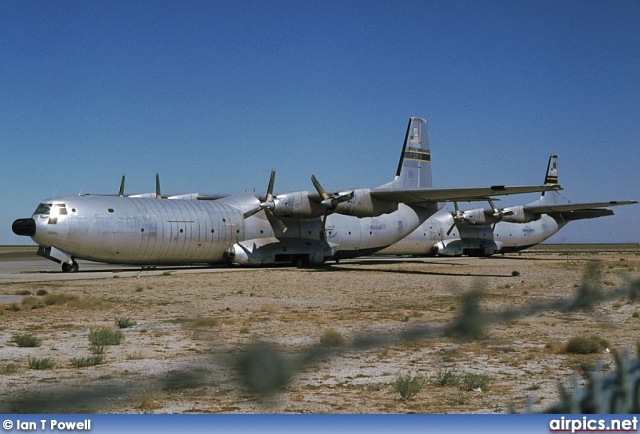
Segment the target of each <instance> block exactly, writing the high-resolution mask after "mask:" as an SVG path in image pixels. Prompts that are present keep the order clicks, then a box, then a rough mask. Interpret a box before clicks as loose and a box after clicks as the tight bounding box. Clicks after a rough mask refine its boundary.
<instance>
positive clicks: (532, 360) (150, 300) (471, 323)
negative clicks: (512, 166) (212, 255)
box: [0, 244, 640, 413]
mask: <svg viewBox="0 0 640 434" xmlns="http://www.w3.org/2000/svg"><path fill="white" fill-rule="evenodd" d="M27 259H29V260H34V261H40V260H41V259H38V258H37V257H35V250H34V249H33V248H9V247H5V248H2V249H0V260H2V261H9V260H27ZM42 264H43V268H44V266H45V265H46V266H47V267H48V268H49V269H50V268H51V267H50V265H48V264H49V262H47V261H44V260H42ZM158 271H159V272H157V273H155V274H145V273H142V272H140V273H128V274H125V273H122V272H119V271H118V270H112V271H108V272H105V273H106V275H107V276H108V278H104V276H105V274H103V278H99V279H95V278H86V279H83V278H82V273H78V275H77V276H76V277H79V279H78V280H47V279H46V275H45V280H39V281H33V282H27V281H21V282H14V283H0V299H1V300H4V303H0V385H1V387H0V412H2V413H409V412H414V413H508V412H511V411H515V412H530V411H543V410H544V409H545V408H547V407H549V406H550V405H552V404H554V403H555V402H557V401H558V400H559V398H560V394H559V391H558V385H559V384H564V385H566V386H568V385H569V384H570V381H571V378H572V377H575V378H577V379H578V385H584V384H585V374H584V372H585V371H586V370H588V369H589V367H592V366H594V364H595V363H596V362H597V361H601V362H600V363H602V366H604V369H615V362H614V358H613V354H614V352H615V351H624V350H625V349H628V350H630V351H631V353H632V354H635V353H636V351H635V349H636V346H637V343H638V336H640V333H639V332H640V302H639V301H637V300H632V299H630V298H629V297H627V296H620V297H613V298H610V299H608V300H606V301H602V302H599V303H597V304H595V305H588V306H583V307H584V308H583V309H573V310H567V309H563V308H554V309H552V308H544V309H538V310H535V309H533V310H532V311H531V312H527V313H526V314H525V313H524V309H525V308H526V307H527V306H538V307H540V306H541V304H540V303H541V302H551V301H554V300H560V299H566V300H568V301H567V303H566V305H570V304H571V302H570V300H571V299H572V298H573V297H575V295H576V293H577V292H579V291H580V290H583V289H584V288H586V287H588V288H591V289H594V288H595V290H596V291H601V293H602V294H610V293H613V292H615V291H616V290H617V289H619V288H624V287H628V286H629V285H631V284H632V282H636V283H637V282H638V280H639V279H640V247H639V246H638V245H637V244H635V245H606V246H605V245H594V246H559V245H558V246H549V245H541V246H538V247H537V248H535V249H531V250H528V251H525V252H524V253H521V254H513V255H507V256H497V257H492V258H421V259H414V258H394V259H393V260H386V259H373V260H362V261H347V262H341V263H339V264H334V263H332V264H329V265H327V266H326V267H322V268H308V269H296V268H253V269H245V270H240V271H238V270H237V269H235V268H234V269H229V270H225V269H219V270H216V272H212V273H206V272H198V270H197V269H195V270H194V269H190V272H189V273H183V272H182V271H183V269H181V268H169V267H167V268H161V269H159V270H158ZM16 273H19V270H17V271H16ZM57 274H58V273H49V275H50V276H56V275H57ZM39 277H40V278H42V276H39ZM470 292H473V293H474V294H479V296H478V297H479V298H478V300H479V301H478V303H479V307H478V308H477V309H475V310H473V309H470V308H469V307H468V305H464V304H462V302H461V300H462V298H463V297H464V294H469V293H470ZM534 303H538V304H535V305H534ZM465 306H466V307H465ZM506 310H518V311H520V314H518V315H517V318H513V317H510V318H509V319H504V317H502V316H500V314H501V313H502V312H504V311H506ZM465 321H467V322H465ZM118 324H119V325H120V326H128V327H123V328H119V326H118ZM101 329H109V330H111V331H113V332H114V334H115V333H116V332H121V333H122V336H123V340H122V341H121V343H119V344H117V345H105V346H104V347H103V348H97V347H96V346H93V347H91V346H90V341H89V337H90V333H96V331H97V330H101ZM25 335H33V336H34V337H36V338H37V339H39V340H40V342H41V343H40V345H39V346H35V347H26V346H20V345H19V344H18V341H19V339H18V338H19V337H20V336H25ZM583 336H584V337H589V336H597V337H599V338H602V339H605V340H606V341H607V342H608V345H609V347H610V348H608V351H607V350H605V351H602V352H598V353H596V354H572V353H568V352H567V351H566V349H565V346H566V344H567V342H568V341H569V340H570V339H571V338H574V337H583ZM100 351H103V354H95V353H99V352H100ZM95 356H101V357H99V358H97V359H94V357H95ZM91 360H94V361H95V360H99V364H96V365H95V366H85V367H80V366H81V365H82V364H83V363H81V361H85V362H87V363H86V364H91V363H89V361H91ZM39 362H40V363H39ZM45 362H46V363H45ZM48 365H49V366H48ZM473 375H475V378H480V379H482V380H483V381H482V384H481V385H479V387H473V388H472V389H475V390H469V389H470V388H471V387H469V386H468V384H467V383H465V382H464V381H462V380H461V379H463V378H473ZM398 377H400V378H415V379H416V380H418V382H419V383H420V384H421V385H422V387H421V389H420V390H419V391H418V392H417V394H416V395H415V396H414V397H412V398H411V399H402V398H401V395H400V393H399V392H398V391H397V390H396V389H395V388H394V386H393V383H394V382H395V380H396V379H397V378H398ZM444 378H455V379H457V381H455V382H454V381H451V383H446V384H445V381H443V379H444Z"/></svg>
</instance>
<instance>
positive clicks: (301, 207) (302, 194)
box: [272, 191, 326, 218]
mask: <svg viewBox="0 0 640 434" xmlns="http://www.w3.org/2000/svg"><path fill="white" fill-rule="evenodd" d="M273 204H274V207H273V208H272V211H273V213H274V214H275V215H277V216H278V217H293V218H314V217H319V216H322V215H324V214H325V210H326V209H325V208H324V207H323V206H322V205H320V204H319V203H316V202H314V201H312V200H310V199H309V192H308V191H296V192H293V193H284V194H279V195H277V196H274V197H273Z"/></svg>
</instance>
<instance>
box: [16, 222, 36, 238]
mask: <svg viewBox="0 0 640 434" xmlns="http://www.w3.org/2000/svg"><path fill="white" fill-rule="evenodd" d="M11 229H12V230H13V233H14V234H16V235H22V236H25V237H32V236H34V235H35V234H36V221H35V220H34V219H31V218H29V219H18V220H16V221H14V222H13V225H11Z"/></svg>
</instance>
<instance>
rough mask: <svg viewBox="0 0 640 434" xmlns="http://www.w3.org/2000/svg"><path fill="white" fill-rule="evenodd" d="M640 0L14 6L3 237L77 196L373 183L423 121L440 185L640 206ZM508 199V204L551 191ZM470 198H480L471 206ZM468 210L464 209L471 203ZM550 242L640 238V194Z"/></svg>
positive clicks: (388, 173) (5, 105)
mask: <svg viewBox="0 0 640 434" xmlns="http://www.w3.org/2000/svg"><path fill="white" fill-rule="evenodd" d="M638 22H640V3H639V2H637V1H623V0H621V1H588V0H581V1H448V2H442V1H433V2H431V1H421V2H409V3H406V2H405V3H402V2H396V1H370V0H369V1H336V2H331V1H268V2H254V1H244V2H237V1H228V2H227V1H157V0H154V1H151V0H149V1H121V2H119V1H109V2H87V1H80V0H79V1H64V0H63V1H56V2H51V1H37V0H34V1H6V2H1V3H0V59H1V60H0V145H1V146H2V149H3V159H2V170H1V171H0V181H1V183H2V187H1V190H0V191H1V198H2V202H3V204H4V206H3V207H1V208H0V244H20V243H25V242H30V240H29V239H25V238H23V237H17V236H15V235H14V234H13V233H12V232H11V222H12V221H13V220H14V219H16V218H20V217H28V216H30V215H31V213H32V212H33V210H34V209H35V207H36V205H37V204H38V203H39V202H40V200H42V199H44V198H46V197H50V196H54V195H62V194H77V193H80V192H85V193H87V192H89V193H117V190H118V186H119V182H120V176H121V174H122V173H126V174H127V186H126V190H127V192H129V193H133V192H145V191H153V190H154V182H155V181H154V176H155V173H156V172H159V173H160V176H161V183H162V188H163V191H165V192H237V191H253V190H254V189H255V190H256V191H258V192H263V191H264V190H265V189H266V185H267V183H268V179H269V173H270V170H271V168H276V169H277V177H276V191H290V190H301V189H304V190H306V189H309V190H311V189H313V186H312V184H311V182H310V176H311V174H315V175H316V176H317V177H318V179H319V180H320V181H321V182H322V183H323V185H324V186H325V188H327V189H338V188H350V187H374V186H377V185H380V184H383V183H385V182H387V181H388V180H390V179H391V178H392V177H393V175H394V173H395V169H396V166H397V160H398V157H399V152H400V149H401V146H402V140H403V138H404V132H405V128H406V123H407V120H408V118H409V116H410V115H416V116H420V117H424V118H426V119H428V121H429V131H430V135H429V138H430V142H431V151H432V163H433V176H434V185H435V186H437V187H473V186H488V185H492V184H506V185H524V184H539V183H541V182H542V180H543V176H544V171H545V169H546V164H547V159H548V156H549V154H551V153H555V154H558V155H559V174H560V182H561V184H562V185H563V187H564V188H565V190H564V191H563V192H562V194H563V196H564V197H565V198H567V199H568V200H570V201H571V202H592V201H604V200H628V199H634V200H638V199H640V171H639V168H640V149H639V147H638V145H639V141H640V73H639V71H640V26H638ZM534 199H535V196H533V197H532V196H527V195H525V196H519V197H510V198H507V199H505V200H503V201H502V202H501V203H500V205H514V204H522V203H527V202H529V201H531V200H534ZM464 205H465V207H468V204H464ZM465 207H463V208H465ZM615 212H616V216H614V217H606V218H601V219H595V220H591V221H580V222H574V223H571V224H570V225H569V226H567V227H566V228H565V229H563V230H562V231H561V232H560V233H559V234H557V235H556V236H554V237H553V238H552V239H551V240H550V241H556V242H640V224H639V219H638V217H637V216H638V214H639V213H640V205H631V206H626V207H621V208H617V209H615Z"/></svg>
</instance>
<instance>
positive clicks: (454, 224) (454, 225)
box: [447, 220, 456, 236]
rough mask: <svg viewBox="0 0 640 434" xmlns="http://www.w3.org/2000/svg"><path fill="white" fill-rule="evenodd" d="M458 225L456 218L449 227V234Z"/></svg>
mask: <svg viewBox="0 0 640 434" xmlns="http://www.w3.org/2000/svg"><path fill="white" fill-rule="evenodd" d="M455 227H456V222H455V220H454V221H453V224H452V225H451V227H450V228H449V230H448V231H447V236H448V235H449V234H450V233H451V231H452V230H453V228H455Z"/></svg>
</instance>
